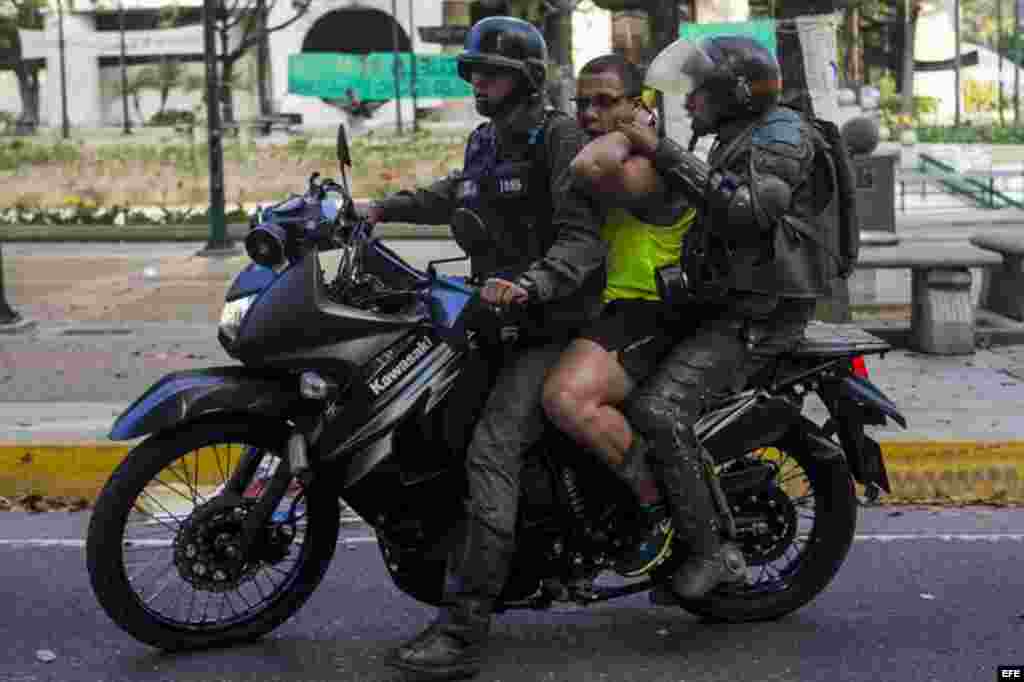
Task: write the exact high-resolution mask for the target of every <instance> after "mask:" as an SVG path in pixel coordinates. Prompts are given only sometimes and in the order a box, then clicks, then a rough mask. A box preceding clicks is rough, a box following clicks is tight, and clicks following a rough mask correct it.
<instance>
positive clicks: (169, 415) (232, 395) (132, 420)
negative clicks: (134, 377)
mask: <svg viewBox="0 0 1024 682" xmlns="http://www.w3.org/2000/svg"><path fill="white" fill-rule="evenodd" d="M301 400H302V398H301V396H300V395H299V385H298V381H297V380H296V379H295V377H294V376H293V375H291V374H288V373H286V372H275V371H261V370H253V369H249V368H247V367H240V366H231V367H210V368H207V369H199V370H186V371H182V372H172V373H171V374H168V375H167V376H165V377H164V378H162V379H161V380H160V381H158V382H156V383H155V384H153V385H152V386H151V387H150V388H149V390H148V391H146V392H145V393H143V394H142V395H141V396H140V397H139V398H138V399H137V400H136V401H135V402H134V403H132V405H131V406H130V407H129V408H128V409H127V410H125V411H124V413H123V414H121V416H119V417H118V418H117V421H115V422H114V427H113V429H111V431H110V436H109V438H110V439H111V440H131V439H133V438H138V437H140V436H145V435H147V434H150V433H158V432H160V431H164V430H167V429H170V428H172V427H175V426H178V425H180V424H183V423H185V422H189V421H193V420H195V419H198V418H199V417H201V416H209V415H210V414H212V413H216V412H223V413H234V414H239V413H241V414H250V415H258V416H261V417H282V416H287V415H288V414H290V413H291V412H292V411H294V408H295V407H297V406H298V404H299V403H300V401H301Z"/></svg>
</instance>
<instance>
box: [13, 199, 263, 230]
mask: <svg viewBox="0 0 1024 682" xmlns="http://www.w3.org/2000/svg"><path fill="white" fill-rule="evenodd" d="M254 207H255V205H253V206H251V207H250V206H240V205H236V206H234V207H226V209H227V213H228V218H229V220H233V221H236V222H248V220H249V214H250V212H251V209H252V208H254ZM208 212H209V207H208V206H205V205H203V206H175V207H173V208H168V207H165V206H136V207H120V206H110V207H102V206H101V207H97V206H95V205H84V204H75V205H64V206H61V207H59V208H56V207H55V208H27V207H21V206H11V207H7V208H0V225H31V224H37V225H38V224H43V225H116V226H118V227H121V226H124V225H181V224H186V223H189V224H192V223H203V222H205V221H206V218H207V214H208Z"/></svg>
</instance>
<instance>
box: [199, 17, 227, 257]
mask: <svg viewBox="0 0 1024 682" xmlns="http://www.w3.org/2000/svg"><path fill="white" fill-rule="evenodd" d="M218 2H219V0H203V56H204V58H205V61H206V126H207V130H208V139H209V147H210V211H209V220H210V241H209V242H207V244H206V247H205V248H204V249H203V250H202V251H200V252H199V253H200V254H202V255H214V253H216V252H221V253H223V252H224V251H226V250H230V249H231V241H230V240H229V239H228V237H227V225H226V224H225V219H224V150H223V148H222V147H221V137H222V134H223V131H222V130H221V124H220V99H221V97H220V95H221V93H220V78H219V70H218V68H217V62H218V59H217V43H216V33H215V31H214V22H215V21H216V19H217V11H218Z"/></svg>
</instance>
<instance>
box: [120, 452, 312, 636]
mask: <svg viewBox="0 0 1024 682" xmlns="http://www.w3.org/2000/svg"><path fill="white" fill-rule="evenodd" d="M250 448H252V449H254V450H256V451H257V452H259V448H254V447H253V446H251V445H248V444H245V443H217V444H213V445H211V446H209V447H205V448H199V449H197V450H194V451H193V452H191V453H186V454H184V455H183V456H182V457H180V458H179V459H177V460H176V461H174V462H172V463H171V464H170V465H168V466H167V467H165V468H164V469H163V470H162V471H160V472H159V473H158V474H157V476H156V477H155V478H154V479H153V480H152V481H150V483H149V484H148V485H147V486H146V487H145V488H143V489H142V491H140V493H139V496H138V498H137V499H136V501H135V503H134V504H133V505H132V513H131V514H130V515H129V517H128V523H126V524H125V529H124V541H123V546H124V569H125V572H126V574H127V576H128V582H129V584H130V585H131V587H132V590H133V592H134V594H135V596H136V598H137V599H138V600H139V601H140V603H141V605H142V607H143V608H144V609H146V610H147V611H148V612H149V613H150V614H151V615H152V616H153V617H154V618H157V619H160V620H163V621H166V622H167V623H168V624H171V625H175V626H180V627H187V628H195V629H203V628H206V627H214V628H217V627H225V626H230V625H231V624H232V623H237V622H240V621H245V620H246V619H248V618H251V617H252V616H253V615H254V614H256V613H259V612H260V611H262V610H264V609H266V607H267V605H268V604H269V603H271V602H272V601H273V600H274V599H275V598H276V597H277V595H279V594H280V593H281V592H282V591H283V590H286V589H287V587H288V585H289V583H290V582H291V581H292V580H293V579H294V577H295V574H296V572H297V568H298V567H299V565H300V561H301V556H302V553H303V549H304V544H305V538H306V533H305V530H306V525H307V522H306V517H305V513H304V505H302V501H303V499H304V497H305V494H304V491H303V489H302V486H301V484H299V483H297V482H293V484H292V485H291V486H290V487H289V490H288V492H287V493H286V495H285V497H284V499H282V501H281V504H280V505H279V507H278V510H277V512H275V515H274V516H275V521H276V523H275V524H274V525H275V527H276V529H279V528H289V529H290V530H288V531H286V532H289V533H291V536H292V537H293V538H294V540H292V541H291V542H289V543H288V545H287V548H286V554H285V555H284V556H283V557H281V558H280V559H277V560H275V561H273V562H268V561H264V560H256V561H249V562H245V563H241V562H239V561H232V560H231V557H229V556H227V553H226V550H227V551H230V549H231V548H232V546H233V544H234V543H237V540H238V538H237V534H238V533H239V532H240V531H241V520H242V519H241V518H236V513H235V512H236V511H244V506H236V507H232V508H229V509H227V510H224V511H222V512H220V513H219V514H217V515H216V516H213V515H211V514H206V516H207V517H208V520H204V521H203V523H204V525H206V524H213V527H212V528H208V529H207V530H206V531H205V532H201V531H199V530H198V529H196V528H195V526H196V525H197V523H196V521H197V515H203V512H204V509H209V508H210V507H209V505H211V504H212V503H213V501H214V500H215V498H216V497H217V496H218V494H219V493H220V492H221V491H222V489H223V486H224V484H226V483H227V480H228V478H229V477H230V476H231V473H232V472H233V471H234V469H235V466H236V465H237V464H238V462H239V461H240V459H241V457H242V454H243V453H244V452H245V451H246V450H248V449H250ZM261 457H262V461H261V471H260V474H257V476H256V477H255V478H254V480H253V482H252V483H250V485H249V486H248V487H247V489H246V491H245V493H244V494H243V500H244V501H246V502H248V503H253V502H255V500H256V499H258V495H259V493H260V492H261V491H262V490H261V488H262V483H263V481H265V480H266V479H265V477H264V476H261V474H269V471H267V469H268V468H269V467H270V466H273V464H275V463H276V461H277V457H276V456H275V455H273V454H272V453H269V452H263V453H262V455H261ZM300 505H301V506H300ZM211 531H212V532H213V533H215V534H216V535H217V537H204V538H202V539H203V540H207V541H208V542H206V543H205V544H207V545H210V546H207V547H203V546H201V544H200V543H199V542H196V541H195V540H198V539H199V538H196V537H194V536H196V535H200V534H202V535H209V534H210V533H211ZM188 540H192V541H191V542H189V541H188ZM217 544H220V545H221V546H220V547H217V546H216V545H217ZM189 554H194V556H189ZM275 559H276V558H275Z"/></svg>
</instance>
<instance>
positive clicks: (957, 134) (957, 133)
mask: <svg viewBox="0 0 1024 682" xmlns="http://www.w3.org/2000/svg"><path fill="white" fill-rule="evenodd" d="M917 139H918V141H919V142H922V143H926V144H1024V127H1022V126H1016V127H1014V126H970V125H968V126H960V127H952V126H921V127H919V128H918V129H917Z"/></svg>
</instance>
